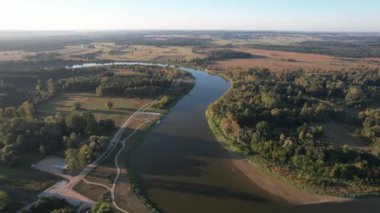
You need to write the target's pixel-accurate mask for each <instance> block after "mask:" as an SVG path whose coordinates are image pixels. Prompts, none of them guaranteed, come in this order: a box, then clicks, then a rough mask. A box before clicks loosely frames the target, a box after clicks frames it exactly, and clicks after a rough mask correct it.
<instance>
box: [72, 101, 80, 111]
mask: <svg viewBox="0 0 380 213" xmlns="http://www.w3.org/2000/svg"><path fill="white" fill-rule="evenodd" d="M81 107H82V106H81V103H80V102H75V103H73V106H72V107H71V109H72V110H80V109H81Z"/></svg>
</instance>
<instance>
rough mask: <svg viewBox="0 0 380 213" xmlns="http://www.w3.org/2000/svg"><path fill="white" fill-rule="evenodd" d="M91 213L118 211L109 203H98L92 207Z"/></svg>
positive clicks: (114, 212)
mask: <svg viewBox="0 0 380 213" xmlns="http://www.w3.org/2000/svg"><path fill="white" fill-rule="evenodd" d="M91 213H116V211H115V210H114V209H113V208H112V207H111V206H110V205H109V204H107V203H104V202H97V203H96V204H95V206H93V207H92V209H91Z"/></svg>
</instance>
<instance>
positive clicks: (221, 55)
mask: <svg viewBox="0 0 380 213" xmlns="http://www.w3.org/2000/svg"><path fill="white" fill-rule="evenodd" d="M193 51H194V50H193ZM194 52H195V51H194ZM253 57H254V56H253V55H251V54H250V53H246V52H241V51H235V50H230V49H220V50H212V51H208V52H206V53H205V58H196V59H193V60H192V61H191V63H194V64H196V65H207V64H211V63H213V62H215V61H223V60H230V59H247V58H253Z"/></svg>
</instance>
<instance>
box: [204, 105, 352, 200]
mask: <svg viewBox="0 0 380 213" xmlns="http://www.w3.org/2000/svg"><path fill="white" fill-rule="evenodd" d="M206 118H207V121H208V123H209V126H210V129H211V131H212V132H213V133H214V135H215V136H216V137H217V139H218V141H219V142H220V143H221V145H222V146H223V147H225V149H226V150H227V155H228V156H226V157H228V158H230V159H231V164H232V165H233V166H234V167H236V168H237V169H239V170H240V171H241V172H243V173H244V174H245V175H246V176H247V177H248V178H249V179H250V180H252V181H253V182H254V183H255V184H257V185H258V186H259V187H261V188H262V189H264V190H265V191H266V192H268V193H270V194H272V195H274V198H275V199H276V197H279V198H282V199H279V198H277V199H276V200H277V201H279V202H281V201H283V200H285V201H286V202H287V203H289V204H292V205H307V204H318V203H327V202H349V201H351V200H352V199H351V198H343V197H337V196H330V195H320V194H315V193H312V192H308V191H307V190H305V189H300V188H298V187H297V186H296V185H293V184H290V183H289V181H288V180H287V179H286V178H285V177H283V176H282V175H281V174H280V173H277V172H275V171H274V170H271V169H268V168H265V165H264V164H263V163H259V161H255V160H253V159H246V158H245V157H244V155H243V154H241V153H239V151H238V150H237V149H236V148H235V147H233V146H232V145H231V144H230V143H228V141H227V140H226V139H225V137H224V136H223V135H222V134H221V133H220V131H219V130H218V128H217V127H216V126H215V125H214V123H213V122H212V121H211V119H210V116H209V115H208V113H207V112H206Z"/></svg>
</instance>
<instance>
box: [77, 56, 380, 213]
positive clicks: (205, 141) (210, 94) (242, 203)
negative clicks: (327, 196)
mask: <svg viewBox="0 0 380 213" xmlns="http://www.w3.org/2000/svg"><path fill="white" fill-rule="evenodd" d="M136 64H139V65H153V64H151V63H134V62H117V63H107V64H84V65H75V66H73V67H72V68H82V67H93V66H112V65H136ZM156 65H157V64H156ZM159 66H166V65H162V64H159ZM185 70H186V71H188V72H190V73H192V74H193V75H194V77H195V78H196V80H197V83H196V85H195V87H194V88H193V90H192V91H191V92H190V94H189V95H187V96H185V97H184V98H183V99H182V100H180V101H179V102H178V103H177V104H176V105H175V106H174V107H173V108H172V109H171V110H170V112H169V113H168V114H167V115H166V116H165V117H164V118H163V120H162V121H161V123H160V124H158V125H156V126H155V127H154V128H153V129H152V131H151V132H150V133H149V134H148V135H147V137H146V138H145V139H144V142H143V143H142V144H141V147H140V148H139V149H138V152H137V158H136V164H137V168H138V172H139V173H140V176H141V179H142V184H143V185H142V187H143V190H144V191H145V193H146V195H147V196H148V198H149V199H150V200H151V201H152V202H153V203H154V204H155V205H156V206H157V207H158V208H159V209H161V210H163V211H164V212H168V213H177V212H180V213H186V212H191V213H193V212H197V213H198V212H205V213H206V212H207V213H213V212H218V213H224V212H226V213H227V212H228V213H230V212H239V213H240V212H242V213H244V212H250V213H253V212H260V213H261V212H263V213H270V212H273V213H275V212H276V213H277V212H281V213H287V212H308V213H309V212H324V213H329V212H334V213H335V212H344V213H348V212H352V213H354V212H355V213H358V212H365V213H372V212H373V213H378V212H380V202H379V199H367V200H360V201H356V202H341V203H328V204H315V205H304V206H291V205H289V204H286V202H284V199H283V198H280V197H278V196H274V195H273V194H276V193H274V192H271V191H269V192H268V190H263V189H262V186H261V185H260V186H258V185H256V184H255V183H254V182H253V181H251V179H249V178H248V177H247V176H246V175H245V174H244V173H243V172H241V170H239V169H237V168H236V166H235V164H234V161H236V160H238V159H236V158H237V157H236V156H235V155H231V154H230V153H229V151H227V150H226V149H225V148H224V147H223V146H222V145H221V143H219V142H218V141H217V140H216V139H215V137H214V135H213V134H212V132H211V131H210V129H209V127H208V123H207V121H206V117H205V110H206V109H207V107H208V106H209V105H210V104H211V103H212V102H214V101H215V100H217V99H218V98H220V97H221V96H222V95H223V94H224V93H225V92H226V91H227V90H228V89H229V87H230V84H229V83H228V82H226V81H225V80H223V79H222V78H220V77H218V76H214V75H210V74H208V73H206V72H203V71H197V70H193V69H185ZM234 156H235V157H234ZM274 187H276V185H275V186H274ZM286 200H288V199H286Z"/></svg>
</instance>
